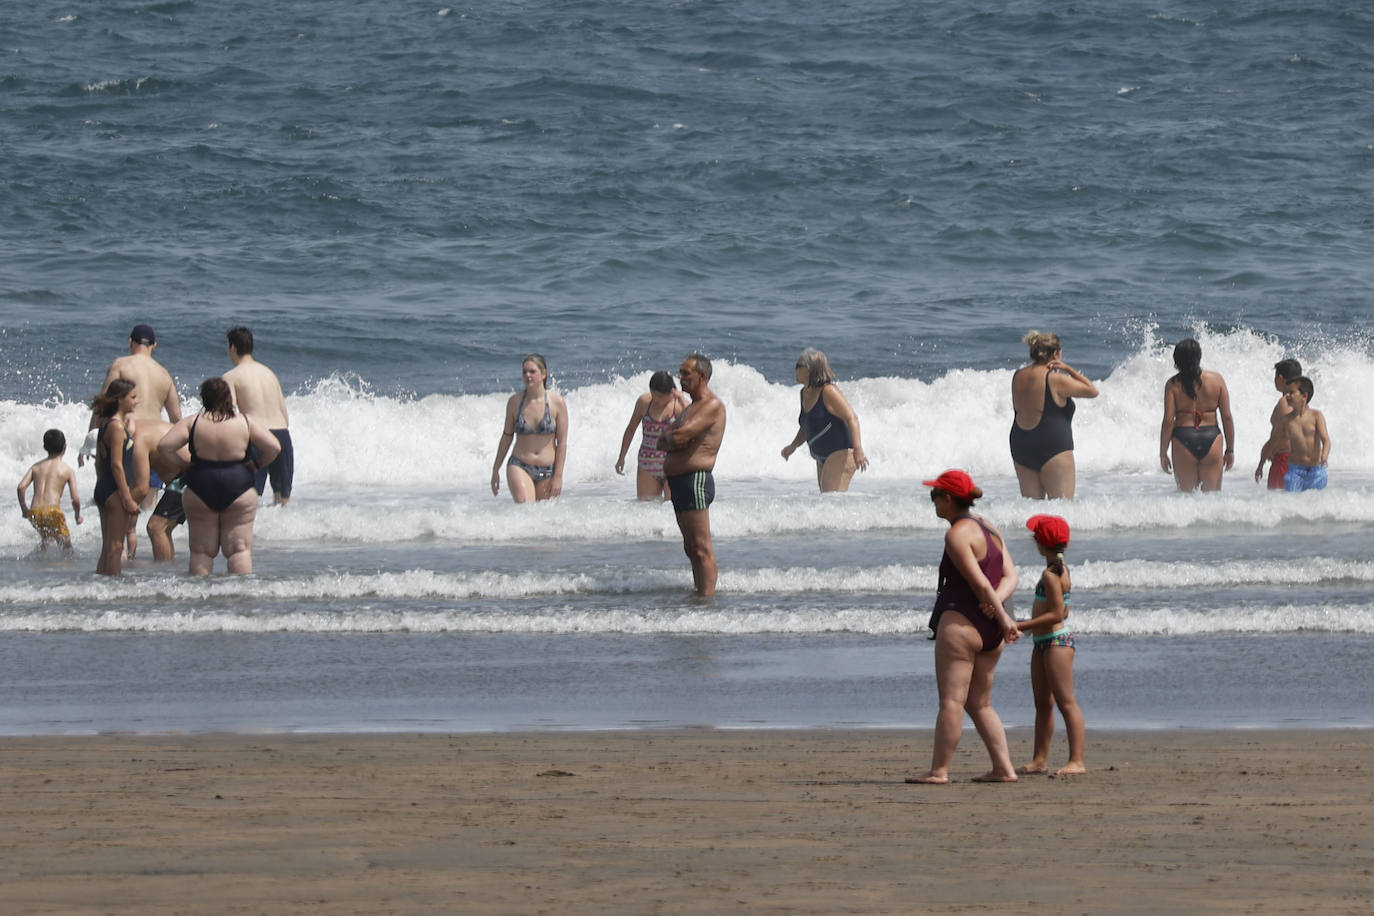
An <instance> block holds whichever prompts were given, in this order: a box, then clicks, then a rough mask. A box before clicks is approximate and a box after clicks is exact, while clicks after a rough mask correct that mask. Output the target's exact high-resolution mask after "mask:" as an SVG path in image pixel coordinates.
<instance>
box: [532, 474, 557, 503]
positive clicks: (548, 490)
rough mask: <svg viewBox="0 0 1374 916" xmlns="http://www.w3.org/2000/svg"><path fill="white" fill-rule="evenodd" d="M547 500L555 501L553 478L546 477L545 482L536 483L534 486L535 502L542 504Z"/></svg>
mask: <svg viewBox="0 0 1374 916" xmlns="http://www.w3.org/2000/svg"><path fill="white" fill-rule="evenodd" d="M545 499H553V476H552V475H550V476H548V477H545V478H544V479H543V480H540V481H536V482H535V484H534V501H535V502H541V501H543V500H545Z"/></svg>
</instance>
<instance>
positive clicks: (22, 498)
mask: <svg viewBox="0 0 1374 916" xmlns="http://www.w3.org/2000/svg"><path fill="white" fill-rule="evenodd" d="M32 483H33V468H29V469H28V471H26V472H25V473H24V478H23V479H22V480H20V481H19V488H18V489H19V511H20V512H21V513H22V514H23V516H24V518H28V517H29V503H28V499H27V497H26V494H27V493H28V492H29V485H30V484H32ZM35 495H37V494H35Z"/></svg>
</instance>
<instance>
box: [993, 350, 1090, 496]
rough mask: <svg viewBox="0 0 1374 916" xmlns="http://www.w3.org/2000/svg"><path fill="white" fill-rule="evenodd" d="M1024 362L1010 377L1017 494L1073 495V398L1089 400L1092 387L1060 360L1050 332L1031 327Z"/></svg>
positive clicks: (1013, 454)
mask: <svg viewBox="0 0 1374 916" xmlns="http://www.w3.org/2000/svg"><path fill="white" fill-rule="evenodd" d="M1021 342H1022V343H1024V344H1026V345H1027V346H1028V347H1030V360H1031V362H1030V365H1029V366H1023V367H1022V368H1020V369H1017V370H1016V372H1015V373H1014V374H1013V375H1012V377H1011V407H1012V412H1013V414H1014V415H1015V416H1014V418H1013V419H1012V421H1011V460H1012V462H1013V463H1014V464H1015V466H1016V479H1017V480H1018V481H1019V482H1020V484H1021V495H1022V496H1025V497H1028V498H1030V499H1046V498H1048V499H1073V493H1074V487H1075V484H1076V477H1077V469H1076V467H1075V466H1074V461H1073V412H1074V403H1073V398H1095V397H1097V387H1096V386H1095V385H1093V383H1092V382H1090V381H1088V377H1087V376H1086V375H1084V374H1083V373H1081V372H1079V371H1078V370H1077V369H1075V368H1073V367H1072V366H1070V365H1069V364H1068V363H1066V362H1064V359H1063V356H1064V350H1063V348H1062V347H1061V346H1060V344H1059V337H1058V336H1057V335H1055V334H1049V333H1043V332H1041V331H1031V332H1029V333H1028V334H1026V336H1025V337H1023V338H1021Z"/></svg>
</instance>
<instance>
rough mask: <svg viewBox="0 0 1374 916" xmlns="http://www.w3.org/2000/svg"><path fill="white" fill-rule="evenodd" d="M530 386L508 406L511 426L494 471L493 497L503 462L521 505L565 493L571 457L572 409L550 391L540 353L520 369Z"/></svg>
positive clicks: (498, 449)
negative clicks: (565, 468)
mask: <svg viewBox="0 0 1374 916" xmlns="http://www.w3.org/2000/svg"><path fill="white" fill-rule="evenodd" d="M521 377H522V378H523V379H524V383H525V387H524V389H523V390H522V391H521V392H520V393H519V394H513V395H511V396H510V399H509V400H508V401H506V425H505V427H504V428H503V429H502V432H501V439H500V441H499V442H498V443H497V446H496V461H495V462H493V463H492V466H491V494H492V495H493V496H495V495H496V494H497V493H500V492H501V462H502V461H503V460H504V459H505V457H506V452H507V451H509V452H510V460H509V461H508V462H506V485H507V486H509V487H510V495H511V497H512V498H513V499H514V500H515V501H516V502H518V503H527V502H533V501H536V500H541V499H554V498H556V497H558V495H559V494H561V493H562V492H563V464H564V460H565V459H566V458H567V454H568V406H567V404H565V403H564V401H563V397H562V395H560V394H559V393H558V392H556V391H551V390H550V388H549V386H550V385H551V384H552V381H551V380H550V379H549V367H548V365H547V364H546V363H545V362H544V357H542V356H540V355H539V354H538V353H531V354H530V355H529V356H526V357H525V359H524V361H523V363H522V366H521Z"/></svg>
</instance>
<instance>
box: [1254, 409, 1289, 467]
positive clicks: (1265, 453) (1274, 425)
mask: <svg viewBox="0 0 1374 916" xmlns="http://www.w3.org/2000/svg"><path fill="white" fill-rule="evenodd" d="M1282 406H1283V402H1282V401H1279V403H1277V404H1275V405H1274V409H1273V410H1271V411H1270V412H1269V439H1268V441H1266V442H1265V443H1264V445H1262V446H1260V459H1259V464H1257V465H1255V482H1256V483H1258V482H1259V481H1260V480H1263V479H1264V463H1265V462H1266V461H1270V460H1272V459H1273V457H1274V453H1275V452H1277V451H1278V441H1279V438H1280V436H1281V433H1280V432H1279V421H1280V419H1282V420H1284V421H1285V422H1286V421H1287V419H1288V418H1287V417H1285V416H1284V415H1283V414H1281V413H1280V412H1279V408H1280V407H1282Z"/></svg>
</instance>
